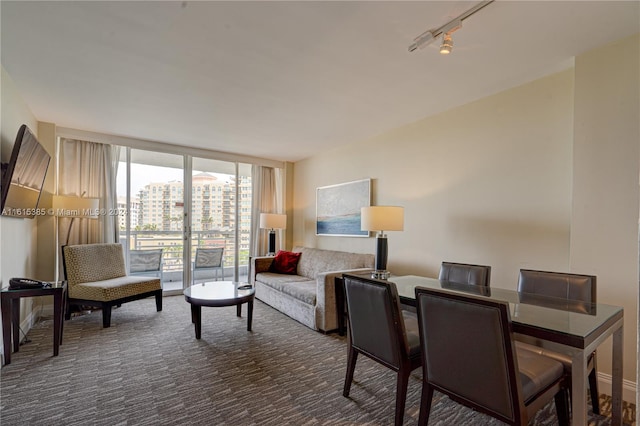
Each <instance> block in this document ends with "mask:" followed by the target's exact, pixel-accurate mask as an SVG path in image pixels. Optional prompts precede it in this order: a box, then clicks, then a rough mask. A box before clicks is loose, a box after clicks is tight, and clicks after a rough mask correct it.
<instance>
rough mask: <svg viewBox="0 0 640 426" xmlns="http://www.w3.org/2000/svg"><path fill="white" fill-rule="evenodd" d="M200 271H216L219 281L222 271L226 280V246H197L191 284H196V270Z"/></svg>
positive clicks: (216, 277)
mask: <svg viewBox="0 0 640 426" xmlns="http://www.w3.org/2000/svg"><path fill="white" fill-rule="evenodd" d="M200 271H214V272H215V279H216V281H218V271H220V272H221V275H222V280H224V248H223V247H215V248H203V247H198V248H196V258H195V260H194V262H193V270H192V273H191V284H195V282H196V272H200Z"/></svg>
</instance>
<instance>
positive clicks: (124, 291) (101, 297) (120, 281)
mask: <svg viewBox="0 0 640 426" xmlns="http://www.w3.org/2000/svg"><path fill="white" fill-rule="evenodd" d="M161 289H162V285H161V284H160V280H159V279H158V278H149V277H131V276H125V277H118V278H111V279H108V280H102V281H95V282H88V283H79V284H76V285H74V286H73V287H71V288H70V289H69V297H70V298H72V299H83V300H95V301H98V302H110V301H113V300H118V299H123V298H125V297H131V296H135V295H138V294H142V293H148V292H150V291H154V290H161Z"/></svg>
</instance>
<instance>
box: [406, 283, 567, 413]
mask: <svg viewBox="0 0 640 426" xmlns="http://www.w3.org/2000/svg"><path fill="white" fill-rule="evenodd" d="M415 294H416V302H417V310H418V328H419V338H420V346H421V352H422V366H423V367H422V376H423V383H422V396H421V400H420V417H419V421H418V424H420V425H426V424H428V422H429V414H430V411H431V401H432V398H433V394H434V391H439V392H441V393H443V394H445V395H447V396H448V397H449V398H450V399H451V400H453V401H456V402H458V403H460V404H462V405H465V406H467V407H470V408H472V409H474V410H476V411H479V412H482V413H485V414H487V415H489V416H492V417H494V418H496V419H498V420H500V421H502V422H504V423H507V424H510V425H526V424H527V423H528V421H529V420H530V419H531V418H532V417H533V416H534V415H535V413H536V412H537V411H538V410H539V409H541V408H542V407H544V406H545V405H546V404H547V403H548V402H549V401H550V400H551V398H552V397H553V398H555V404H556V411H557V416H558V420H559V423H560V424H561V425H565V424H568V423H569V405H568V399H567V392H566V386H568V379H567V376H566V373H565V371H564V368H563V366H562V363H560V362H558V361H556V360H554V359H552V358H548V357H545V356H543V355H538V354H536V353H533V352H529V351H523V352H521V351H518V350H517V349H516V346H515V342H514V340H513V331H512V326H511V318H510V313H509V304H508V303H507V302H502V301H496V300H491V299H488V298H484V297H478V296H471V295H463V294H458V293H451V292H447V291H443V290H433V289H427V288H424V287H416V290H415Z"/></svg>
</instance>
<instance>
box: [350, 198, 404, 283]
mask: <svg viewBox="0 0 640 426" xmlns="http://www.w3.org/2000/svg"><path fill="white" fill-rule="evenodd" d="M360 216H361V219H360V228H361V229H362V230H363V231H376V232H378V234H377V235H376V270H375V271H374V272H373V273H372V274H371V277H372V278H376V279H381V280H386V279H388V278H389V276H390V275H391V273H390V272H389V271H387V253H388V245H387V235H386V234H385V233H384V231H403V230H404V207H397V206H370V207H362V208H361V209H360Z"/></svg>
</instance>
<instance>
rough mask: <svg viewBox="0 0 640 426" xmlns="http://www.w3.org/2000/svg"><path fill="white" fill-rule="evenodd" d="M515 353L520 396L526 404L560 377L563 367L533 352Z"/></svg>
mask: <svg viewBox="0 0 640 426" xmlns="http://www.w3.org/2000/svg"><path fill="white" fill-rule="evenodd" d="M516 351H517V355H518V369H519V370H520V383H521V384H522V396H523V399H524V402H525V404H527V403H528V402H529V401H530V400H532V399H533V398H534V397H535V396H536V395H537V394H538V393H540V392H541V391H543V390H544V389H546V388H547V387H549V386H550V385H551V384H552V383H554V382H555V381H557V380H558V378H560V377H562V375H563V373H564V366H563V365H562V363H561V362H559V361H556V360H554V359H552V358H549V357H547V356H544V355H539V354H537V353H535V352H533V351H529V350H519V349H516Z"/></svg>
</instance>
